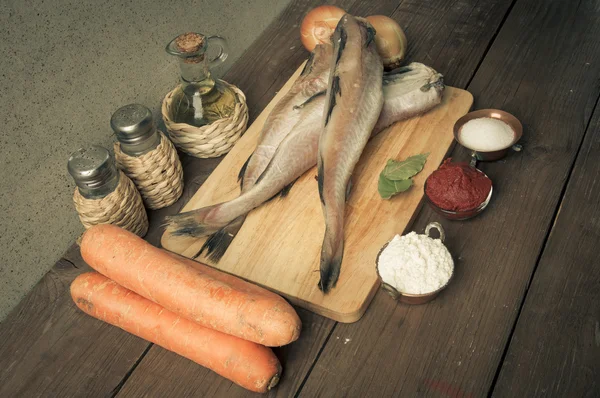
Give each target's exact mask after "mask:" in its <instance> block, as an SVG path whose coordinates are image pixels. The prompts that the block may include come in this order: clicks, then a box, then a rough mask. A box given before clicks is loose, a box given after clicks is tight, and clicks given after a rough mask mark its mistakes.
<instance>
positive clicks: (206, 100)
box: [166, 32, 236, 127]
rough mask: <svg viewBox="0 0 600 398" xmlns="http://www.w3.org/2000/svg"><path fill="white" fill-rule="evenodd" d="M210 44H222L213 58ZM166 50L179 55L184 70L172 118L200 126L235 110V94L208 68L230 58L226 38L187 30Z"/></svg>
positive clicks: (174, 99) (174, 97)
mask: <svg viewBox="0 0 600 398" xmlns="http://www.w3.org/2000/svg"><path fill="white" fill-rule="evenodd" d="M209 44H210V45H213V44H214V45H217V46H219V47H220V51H219V55H218V56H217V57H216V58H215V59H213V60H208V59H207V54H206V51H207V48H208V46H209ZM166 50H167V53H169V54H171V55H174V56H176V57H178V58H179V66H180V70H181V83H180V84H179V86H178V87H177V89H176V90H175V92H174V94H173V98H172V109H173V115H172V118H173V121H175V122H176V123H186V124H190V125H192V126H196V127H200V126H204V125H207V124H210V123H212V122H214V121H216V120H219V119H222V118H227V117H229V116H230V115H231V114H232V113H233V111H234V109H235V104H236V96H235V93H234V91H233V90H232V88H231V86H230V85H229V84H227V83H226V82H223V81H221V80H214V79H213V78H212V77H211V74H210V69H209V68H210V67H214V66H215V65H218V64H220V63H222V62H224V61H225V59H226V58H227V50H226V41H225V39H223V38H221V37H218V36H211V37H206V36H204V35H202V34H200V33H194V32H191V33H184V34H182V35H179V36H177V37H176V38H175V39H173V40H172V41H171V42H170V43H169V44H168V45H167V48H166Z"/></svg>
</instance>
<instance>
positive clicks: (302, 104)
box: [292, 90, 327, 110]
mask: <svg viewBox="0 0 600 398" xmlns="http://www.w3.org/2000/svg"><path fill="white" fill-rule="evenodd" d="M325 93H327V91H326V90H323V91H319V92H318V93H316V94H315V95H313V96H312V97H310V98H309V99H307V100H306V101H304V102H303V103H301V104H300V105H294V107H293V108H292V109H294V110H296V109H301V108H304V106H305V105H306V104H308V103H309V102H311V101H312V100H314V99H315V98H317V97H319V96H321V95H325Z"/></svg>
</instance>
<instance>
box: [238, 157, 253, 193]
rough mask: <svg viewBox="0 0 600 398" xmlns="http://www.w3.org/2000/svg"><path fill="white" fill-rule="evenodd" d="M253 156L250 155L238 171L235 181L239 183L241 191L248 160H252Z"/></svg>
mask: <svg viewBox="0 0 600 398" xmlns="http://www.w3.org/2000/svg"><path fill="white" fill-rule="evenodd" d="M253 154H254V153H252V154H251V155H250V156H248V159H246V161H245V162H244V164H243V166H242V168H241V169H240V172H239V173H238V177H237V180H238V182H239V183H240V188H242V189H243V188H244V174H246V169H248V163H250V159H251V158H252V155H253Z"/></svg>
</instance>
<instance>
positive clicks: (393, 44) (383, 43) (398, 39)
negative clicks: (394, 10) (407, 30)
mask: <svg viewBox="0 0 600 398" xmlns="http://www.w3.org/2000/svg"><path fill="white" fill-rule="evenodd" d="M366 19H367V21H369V22H370V23H371V25H373V27H374V28H375V31H376V32H377V33H376V35H375V44H376V45H377V52H378V53H379V56H380V57H381V60H382V61H383V67H384V69H385V70H386V71H390V70H393V69H396V68H398V67H399V66H400V65H401V63H402V61H403V60H404V56H405V55H406V47H407V40H406V35H405V34H404V31H403V30H402V28H401V27H400V25H398V23H397V22H396V21H394V20H393V19H391V18H388V17H386V16H385V15H371V16H368V17H367V18H366Z"/></svg>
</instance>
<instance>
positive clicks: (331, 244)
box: [319, 228, 344, 293]
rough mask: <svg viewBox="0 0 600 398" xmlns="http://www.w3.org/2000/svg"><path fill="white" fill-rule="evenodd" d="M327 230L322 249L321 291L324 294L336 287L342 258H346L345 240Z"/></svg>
mask: <svg viewBox="0 0 600 398" xmlns="http://www.w3.org/2000/svg"><path fill="white" fill-rule="evenodd" d="M336 235H338V234H332V233H331V231H330V230H329V229H328V228H327V229H326V230H325V238H324V239H323V247H322V249H321V266H320V271H321V279H320V280H319V289H320V290H321V291H322V292H323V293H329V291H330V290H331V289H332V288H334V287H335V285H336V283H337V280H338V278H339V276H340V271H341V269H342V258H343V256H344V238H343V236H339V237H338V236H336Z"/></svg>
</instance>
